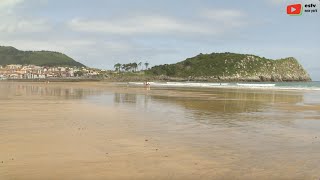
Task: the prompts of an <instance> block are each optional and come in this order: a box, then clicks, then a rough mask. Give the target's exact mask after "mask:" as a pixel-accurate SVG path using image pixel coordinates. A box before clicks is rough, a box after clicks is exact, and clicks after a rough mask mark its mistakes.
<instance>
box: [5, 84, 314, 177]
mask: <svg viewBox="0 0 320 180" xmlns="http://www.w3.org/2000/svg"><path fill="white" fill-rule="evenodd" d="M309 95H310V93H308V92H298V91H296V92H285V91H270V92H269V91H257V90H230V89H210V90H208V89H151V90H149V91H147V90H145V89H139V88H123V87H118V86H114V85H112V84H111V85H110V84H103V83H91V84H90V83H89V84H86V83H78V84H68V83H57V84H50V85H48V84H40V83H39V84H37V83H31V84H24V83H0V104H1V108H0V114H1V116H0V129H1V131H0V149H1V151H0V179H318V178H319V177H320V174H319V171H318V164H319V161H318V159H319V157H320V153H319V151H318V150H319V149H320V133H319V132H320V131H319V130H320V121H319V119H320V118H319V117H320V112H319V103H318V101H312V104H309V102H308V101H307V100H306V99H309V98H306V97H309ZM304 104H307V106H305V105H304ZM304 107H306V108H304Z"/></svg>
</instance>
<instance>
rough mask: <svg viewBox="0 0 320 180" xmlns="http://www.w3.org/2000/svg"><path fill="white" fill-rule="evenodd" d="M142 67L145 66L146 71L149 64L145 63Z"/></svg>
mask: <svg viewBox="0 0 320 180" xmlns="http://www.w3.org/2000/svg"><path fill="white" fill-rule="evenodd" d="M144 65H145V66H146V70H147V69H148V66H149V63H148V62H145V63H144Z"/></svg>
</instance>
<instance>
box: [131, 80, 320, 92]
mask: <svg viewBox="0 0 320 180" xmlns="http://www.w3.org/2000/svg"><path fill="white" fill-rule="evenodd" d="M149 84H150V87H195V88H255V89H275V90H277V89H279V90H281V89H283V90H315V91H320V82H319V81H313V82H245V83H243V82H241V83H204V82H149ZM127 85H129V86H143V85H144V83H141V82H130V83H128V84H127Z"/></svg>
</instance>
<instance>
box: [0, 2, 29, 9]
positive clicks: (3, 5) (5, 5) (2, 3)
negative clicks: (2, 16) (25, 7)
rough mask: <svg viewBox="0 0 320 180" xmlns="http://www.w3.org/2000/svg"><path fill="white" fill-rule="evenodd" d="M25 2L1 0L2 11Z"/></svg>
mask: <svg viewBox="0 0 320 180" xmlns="http://www.w3.org/2000/svg"><path fill="white" fill-rule="evenodd" d="M23 1H24V0H1V1H0V10H3V9H7V8H12V7H14V6H16V5H18V4H20V3H22V2H23Z"/></svg>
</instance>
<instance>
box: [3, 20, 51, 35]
mask: <svg viewBox="0 0 320 180" xmlns="http://www.w3.org/2000/svg"><path fill="white" fill-rule="evenodd" d="M0 20H1V24H0V32H1V33H9V34H10V33H35V32H44V31H49V30H50V29H51V26H50V24H49V22H47V21H46V20H44V19H26V18H21V17H17V16H0Z"/></svg>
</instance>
